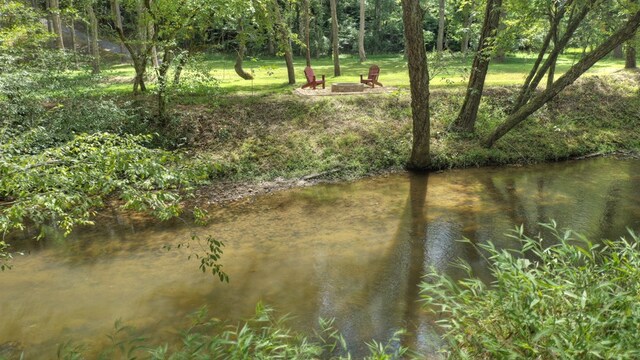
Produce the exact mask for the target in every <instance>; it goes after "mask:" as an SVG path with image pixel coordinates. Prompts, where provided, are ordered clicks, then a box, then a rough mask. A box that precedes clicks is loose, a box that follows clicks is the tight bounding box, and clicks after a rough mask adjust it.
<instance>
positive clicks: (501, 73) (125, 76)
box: [103, 53, 624, 94]
mask: <svg viewBox="0 0 640 360" xmlns="http://www.w3.org/2000/svg"><path fill="white" fill-rule="evenodd" d="M429 57H430V62H429V66H430V71H431V77H432V80H431V85H432V87H433V88H441V87H452V86H454V87H456V86H464V85H465V84H466V83H467V79H468V73H469V68H470V65H471V62H472V60H473V57H472V56H471V55H469V56H466V57H465V56H462V55H454V56H450V55H445V56H444V58H443V59H440V60H439V59H437V56H436V55H435V54H433V53H431V54H429ZM340 58H341V61H340V68H341V73H342V76H340V77H335V76H333V61H332V59H331V58H330V57H322V58H319V59H313V60H312V67H313V68H314V71H315V73H316V74H317V75H323V74H324V75H326V77H327V83H328V84H331V83H335V82H357V81H358V80H359V75H360V74H366V73H367V71H368V68H369V66H371V65H372V64H377V65H379V66H380V68H381V75H380V81H381V82H382V83H383V84H384V85H385V86H388V87H398V88H408V87H409V76H408V73H407V67H406V60H405V59H403V57H402V55H401V54H398V55H371V56H369V57H368V59H367V61H366V62H364V63H360V62H359V61H358V58H357V57H356V56H351V55H341V56H340ZM579 58H580V55H579V54H577V53H574V54H568V55H562V56H560V58H559V59H558V68H557V71H556V74H557V76H560V75H561V74H563V73H564V72H565V71H567V69H569V68H570V67H571V65H572V64H574V63H575V62H577V61H578V60H579ZM534 61H535V54H526V53H518V54H515V55H512V56H508V57H507V58H506V59H505V60H504V61H503V62H501V63H498V62H495V61H494V62H492V63H491V65H490V68H489V74H488V76H487V80H486V85H487V86H505V85H517V84H520V83H522V82H523V81H524V78H525V77H526V75H527V73H528V71H529V69H530V68H531V66H532V64H533V62H534ZM201 65H203V66H204V67H205V68H207V69H209V73H210V74H211V76H212V77H215V78H216V79H218V80H219V81H220V87H221V89H222V90H223V91H224V92H226V93H236V94H277V93H287V92H289V91H291V89H292V88H297V87H300V86H301V85H302V84H303V83H304V74H303V72H302V71H303V69H304V67H305V60H304V58H301V57H296V58H295V59H294V65H295V69H296V81H297V84H296V85H288V84H287V69H286V67H285V64H284V60H283V59H282V58H267V57H265V58H259V59H255V58H254V59H252V58H248V59H247V60H246V61H245V63H244V68H245V70H246V71H248V72H250V73H253V74H254V76H255V79H254V80H243V79H241V78H240V77H239V76H238V75H237V74H236V73H235V71H234V69H233V66H234V57H233V56H231V55H209V56H207V57H206V58H205V60H204V64H201ZM623 67H624V60H620V59H613V58H606V59H603V60H601V61H600V62H598V63H597V64H596V65H594V66H593V68H592V69H591V70H590V71H589V72H588V74H606V73H612V72H615V71H617V70H620V69H622V68H623ZM149 70H150V71H151V69H149ZM133 75H134V72H133V67H131V66H130V65H128V64H118V65H113V66H110V67H108V68H106V69H105V71H104V72H103V76H104V83H103V91H105V92H106V93H119V92H124V93H126V92H127V91H131V84H130V80H131V79H132V78H133ZM113 79H117V82H115V83H114V82H113V81H112V80H113Z"/></svg>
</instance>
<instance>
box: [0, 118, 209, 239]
mask: <svg viewBox="0 0 640 360" xmlns="http://www.w3.org/2000/svg"><path fill="white" fill-rule="evenodd" d="M43 136H46V133H45V132H44V130H43V129H41V128H40V129H35V130H33V131H29V132H26V133H24V134H23V135H22V136H19V137H18V138H16V139H13V140H10V141H7V142H3V143H2V144H0V234H6V233H7V232H9V231H12V230H15V229H24V228H25V224H26V223H27V222H28V221H31V222H33V223H35V224H36V226H37V227H38V228H39V229H40V230H41V235H43V233H42V231H44V229H45V228H44V226H45V225H50V226H55V227H59V228H61V229H62V230H64V231H65V232H66V233H68V232H70V231H71V230H72V229H73V228H74V227H75V226H76V225H81V224H91V217H92V216H93V214H94V213H95V211H96V210H97V209H99V208H102V207H103V206H105V201H106V200H107V199H108V198H109V199H114V198H115V199H119V200H120V201H121V204H122V205H121V206H122V207H123V208H125V209H132V210H136V211H145V212H149V213H151V214H153V215H154V216H156V217H158V218H159V219H168V218H170V217H173V216H177V215H178V214H180V212H181V207H180V200H181V196H180V191H184V190H186V189H188V188H189V186H191V185H195V184H201V183H203V182H206V181H207V180H208V178H209V172H210V167H209V166H208V165H207V164H205V163H197V162H191V161H187V160H186V159H184V158H183V157H182V156H180V155H179V154H176V153H172V152H168V151H163V150H157V149H149V148H147V147H145V146H143V145H144V143H146V142H148V141H149V140H150V139H151V137H150V136H133V135H123V136H117V135H113V134H108V133H97V134H92V135H78V136H76V137H75V138H74V139H73V140H71V141H69V142H67V143H64V144H62V145H60V146H55V147H51V148H45V149H41V148H39V147H38V144H39V142H38V141H37V139H39V138H42V137H43ZM7 140H8V139H7Z"/></svg>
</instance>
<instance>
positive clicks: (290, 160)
mask: <svg viewBox="0 0 640 360" xmlns="http://www.w3.org/2000/svg"><path fill="white" fill-rule="evenodd" d="M639 85H640V77H639V76H638V73H636V72H627V71H621V72H619V73H617V74H614V75H609V76H606V77H597V76H592V77H588V78H585V79H582V80H580V81H579V82H578V83H577V84H575V85H573V86H572V87H570V88H568V89H567V90H565V91H564V92H563V93H562V94H561V95H560V96H559V97H558V98H556V99H555V100H554V101H553V102H552V103H551V104H549V105H547V106H545V107H544V108H543V109H541V110H540V111H538V112H537V113H535V114H534V115H533V116H532V117H531V118H530V119H528V120H527V121H526V122H525V123H523V124H521V125H520V126H518V127H516V128H515V129H514V130H513V131H512V132H510V133H509V134H507V135H506V136H505V137H504V138H503V139H501V140H500V141H498V143H496V145H495V146H494V147H493V148H491V149H486V148H483V147H482V146H481V145H480V142H479V140H480V139H481V138H483V137H484V136H486V135H487V134H489V132H490V131H491V130H492V129H493V128H494V127H495V126H496V125H497V124H498V123H499V122H501V121H502V120H503V119H504V118H505V116H506V111H507V110H508V108H509V105H510V103H511V101H512V99H513V97H514V96H515V93H516V91H517V88H515V87H503V88H495V87H494V88H489V89H487V90H486V91H485V92H486V95H485V97H484V100H483V102H482V105H481V107H480V112H479V117H478V123H477V135H474V136H461V135H457V134H452V133H449V132H448V131H447V126H448V125H449V123H450V122H451V121H452V120H453V119H454V118H455V116H456V115H457V110H458V109H459V107H460V104H461V102H462V100H463V96H464V90H463V89H454V90H440V91H434V92H433V93H432V96H431V109H432V119H431V121H432V127H431V132H432V134H431V135H432V140H431V144H432V157H433V170H440V169H449V168H460V167H476V166H488V165H507V164H530V163H538V162H545V161H557V160H562V159H568V158H573V157H580V156H584V155H588V154H593V153H610V152H615V151H638V150H639V149H640V132H638V131H636V128H637V127H638V126H640V96H639V95H638V86H639ZM177 111H178V113H179V114H180V118H181V121H180V124H181V125H180V126H181V127H183V128H182V129H180V131H181V132H184V133H188V134H190V135H189V139H188V143H189V145H190V146H191V147H192V148H194V149H197V152H199V153H201V154H203V155H204V156H206V157H208V158H209V159H211V160H212V162H214V163H216V164H217V166H216V177H217V178H218V179H220V180H229V181H249V182H252V181H268V180H274V179H279V178H281V179H296V178H301V177H304V176H308V175H309V174H326V175H327V177H330V178H333V179H353V178H357V177H360V176H364V175H367V174H371V173H378V172H384V171H394V170H401V169H402V168H403V166H404V164H405V161H406V159H408V156H409V152H410V147H411V112H410V96H409V94H408V92H406V91H396V92H391V93H388V94H380V95H370V96H362V95H354V96H336V97H301V96H295V95H271V96H256V97H252V96H237V97H233V96H229V97H225V98H224V99H222V101H221V102H219V104H218V105H216V106H214V107H198V108H195V107H193V106H190V107H186V106H185V107H180V106H178V108H177Z"/></svg>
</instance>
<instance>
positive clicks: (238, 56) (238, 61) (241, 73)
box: [233, 44, 253, 80]
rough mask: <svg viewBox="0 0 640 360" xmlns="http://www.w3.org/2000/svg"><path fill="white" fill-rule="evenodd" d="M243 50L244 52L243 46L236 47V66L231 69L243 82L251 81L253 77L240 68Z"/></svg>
mask: <svg viewBox="0 0 640 360" xmlns="http://www.w3.org/2000/svg"><path fill="white" fill-rule="evenodd" d="M244 50H245V47H244V44H241V45H238V51H236V64H235V65H234V67H233V69H234V70H235V71H236V74H238V76H240V77H241V78H243V79H245V80H253V75H251V74H250V73H248V72H246V71H245V70H244V69H243V68H242V63H243V60H244Z"/></svg>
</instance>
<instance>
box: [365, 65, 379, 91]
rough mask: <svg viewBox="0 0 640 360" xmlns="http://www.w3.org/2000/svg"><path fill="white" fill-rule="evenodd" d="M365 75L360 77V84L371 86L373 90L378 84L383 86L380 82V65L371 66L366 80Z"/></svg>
mask: <svg viewBox="0 0 640 360" xmlns="http://www.w3.org/2000/svg"><path fill="white" fill-rule="evenodd" d="M363 76H364V75H360V83H361V84H365V85H368V86H371V87H372V88H374V87H376V84H378V85H379V86H382V84H381V83H380V82H378V76H380V67H379V66H378V65H371V67H370V68H369V75H368V76H367V78H366V79H365V78H364V77H363Z"/></svg>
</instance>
